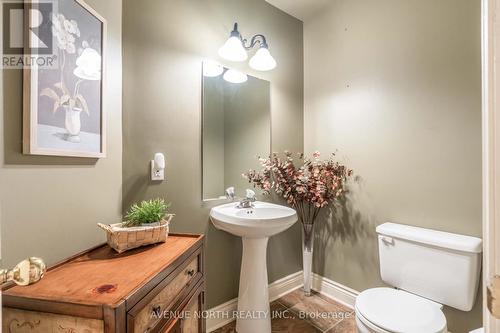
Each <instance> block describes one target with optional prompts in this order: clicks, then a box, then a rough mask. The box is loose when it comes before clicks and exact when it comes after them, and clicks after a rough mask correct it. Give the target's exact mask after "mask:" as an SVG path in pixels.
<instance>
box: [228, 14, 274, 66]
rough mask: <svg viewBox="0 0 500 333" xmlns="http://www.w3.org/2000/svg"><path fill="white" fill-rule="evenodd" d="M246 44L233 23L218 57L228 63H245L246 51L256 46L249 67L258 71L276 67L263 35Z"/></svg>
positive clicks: (254, 37)
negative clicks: (256, 48)
mask: <svg viewBox="0 0 500 333" xmlns="http://www.w3.org/2000/svg"><path fill="white" fill-rule="evenodd" d="M247 42H248V40H247V39H244V38H243V37H242V36H241V34H240V32H239V31H238V23H235V24H234V28H233V31H231V34H230V36H229V39H228V40H227V41H226V42H225V43H224V45H223V46H222V47H221V48H220V49H219V55H220V56H221V57H222V58H224V59H226V60H229V61H237V62H241V61H245V60H247V58H248V54H247V50H251V49H252V48H254V47H255V46H256V45H258V47H259V49H258V50H257V52H256V53H255V55H254V56H253V57H252V58H251V59H250V62H249V65H250V67H252V68H253V69H255V70H258V71H269V70H271V69H273V68H275V67H276V60H274V58H273V56H272V55H271V53H270V52H269V45H268V44H267V40H266V37H265V36H264V35H261V34H257V35H255V36H253V37H252V38H251V39H250V43H248V44H247Z"/></svg>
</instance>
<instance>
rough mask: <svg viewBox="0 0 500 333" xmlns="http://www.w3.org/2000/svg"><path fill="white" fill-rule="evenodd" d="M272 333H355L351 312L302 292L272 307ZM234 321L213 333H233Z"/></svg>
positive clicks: (329, 301)
mask: <svg viewBox="0 0 500 333" xmlns="http://www.w3.org/2000/svg"><path fill="white" fill-rule="evenodd" d="M271 312H272V313H273V319H272V322H271V323H272V332H273V333H320V332H324V333H356V332H357V330H356V321H355V318H354V311H353V310H352V309H350V308H348V307H346V306H345V305H342V304H339V303H337V302H335V301H333V300H331V299H329V298H327V297H325V296H323V295H320V294H318V293H314V294H313V295H312V296H311V297H305V296H304V292H303V291H302V290H301V289H297V290H295V291H292V292H291V293H289V294H287V295H285V296H283V297H281V298H279V299H278V300H276V301H274V302H272V303H271ZM235 328H236V322H235V321H233V322H231V323H229V324H227V325H226V326H223V327H221V328H219V329H217V330H215V331H214V333H236V329H235Z"/></svg>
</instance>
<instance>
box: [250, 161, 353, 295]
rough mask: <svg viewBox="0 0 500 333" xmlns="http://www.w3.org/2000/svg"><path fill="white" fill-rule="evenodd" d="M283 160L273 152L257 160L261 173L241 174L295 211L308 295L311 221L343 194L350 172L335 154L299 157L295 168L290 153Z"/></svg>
mask: <svg viewBox="0 0 500 333" xmlns="http://www.w3.org/2000/svg"><path fill="white" fill-rule="evenodd" d="M284 155H285V156H284V158H283V159H282V158H280V157H279V156H278V154H276V153H273V154H272V155H271V156H270V157H269V158H259V161H260V164H261V165H262V170H260V171H256V170H250V171H248V172H247V173H245V174H243V177H245V178H247V179H248V181H249V182H250V183H252V184H253V185H254V187H258V188H260V189H262V190H263V191H264V194H267V195H269V194H270V193H271V191H274V192H275V193H276V194H278V195H280V196H282V197H283V198H284V199H285V200H286V201H287V203H288V204H289V205H291V206H292V207H293V208H294V209H295V210H296V211H297V216H298V218H299V221H300V222H301V223H302V240H303V244H302V246H303V262H304V292H305V294H306V296H309V295H310V294H311V269H312V252H313V239H314V237H313V234H314V222H315V221H316V219H317V217H318V214H319V213H320V211H321V210H322V209H323V208H325V207H327V206H328V205H330V204H331V203H333V202H335V201H336V200H338V199H339V198H341V197H342V196H343V195H345V193H346V191H347V190H346V182H347V180H348V178H349V177H351V176H352V174H353V172H352V170H350V169H348V168H347V167H346V166H344V165H342V164H340V163H339V162H338V161H336V160H335V154H332V155H331V156H330V157H329V158H328V159H325V160H320V153H319V152H315V153H314V154H313V155H312V158H309V157H306V156H304V154H302V153H300V154H298V160H299V161H301V162H302V165H301V166H300V167H298V166H296V165H295V163H294V159H293V156H292V153H290V152H288V151H285V154H284Z"/></svg>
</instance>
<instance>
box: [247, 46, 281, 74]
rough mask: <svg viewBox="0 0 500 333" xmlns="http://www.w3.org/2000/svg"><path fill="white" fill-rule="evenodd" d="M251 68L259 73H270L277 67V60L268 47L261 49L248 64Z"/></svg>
mask: <svg viewBox="0 0 500 333" xmlns="http://www.w3.org/2000/svg"><path fill="white" fill-rule="evenodd" d="M248 64H249V65H250V67H252V68H253V69H255V70H258V71H270V70H271V69H273V68H275V67H276V60H274V58H273V56H272V55H271V53H270V52H269V50H268V49H267V48H266V47H261V48H260V49H258V50H257V52H256V53H255V55H254V56H253V57H252V58H251V59H250V62H249V63H248Z"/></svg>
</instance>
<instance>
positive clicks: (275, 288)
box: [207, 271, 302, 332]
mask: <svg viewBox="0 0 500 333" xmlns="http://www.w3.org/2000/svg"><path fill="white" fill-rule="evenodd" d="M300 287H302V271H299V272H297V273H293V274H290V275H288V276H285V277H284V278H282V279H279V280H277V281H274V282H273V283H271V284H269V301H270V302H272V301H274V300H276V299H278V298H280V297H281V296H284V295H286V294H288V293H289V292H291V291H293V290H295V289H298V288H300ZM237 308H238V298H234V299H232V300H230V301H228V302H226V303H223V304H221V305H217V306H216V307H213V308H211V309H209V310H208V313H209V316H208V318H207V332H212V331H215V330H216V329H218V328H219V327H222V326H224V325H226V324H228V323H230V322H232V321H233V320H234V318H233V316H232V313H233V312H234V311H236V310H237Z"/></svg>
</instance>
